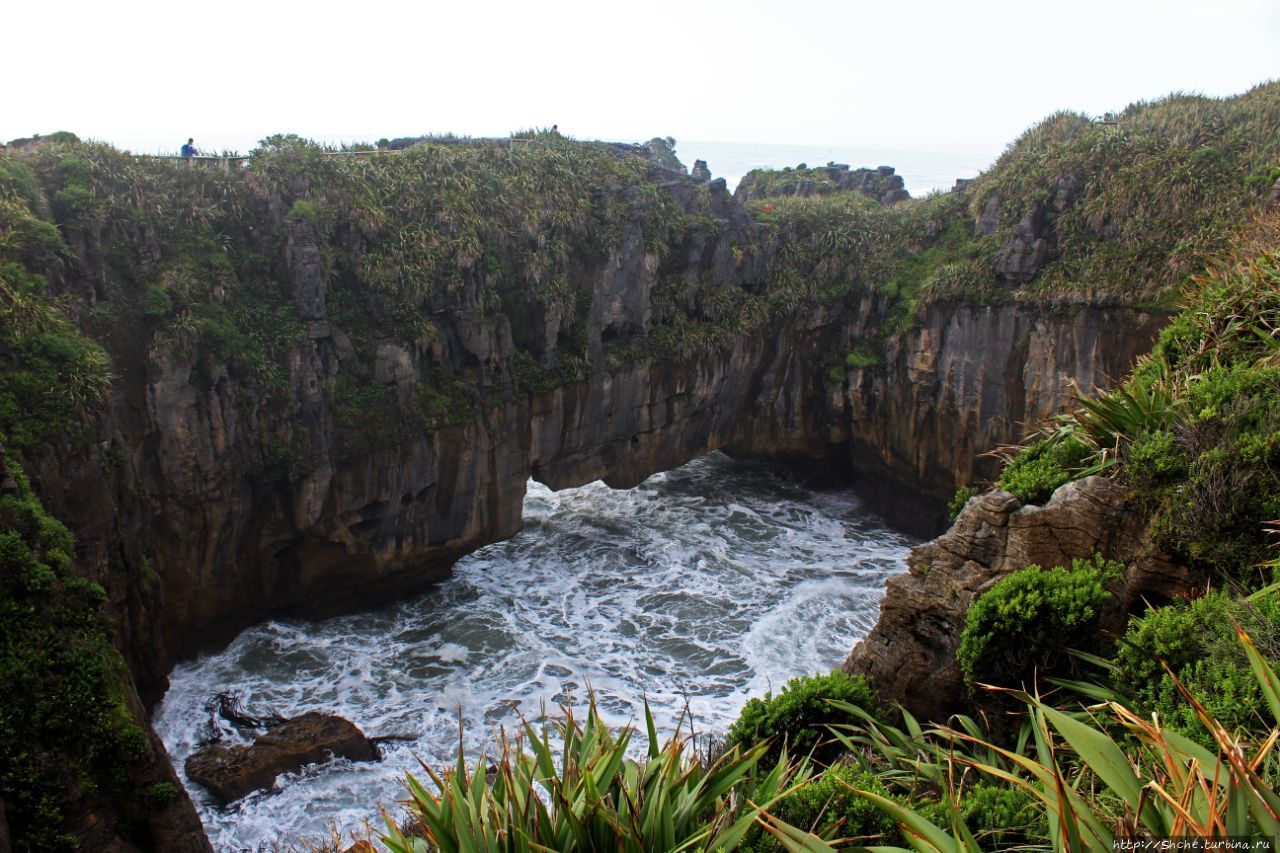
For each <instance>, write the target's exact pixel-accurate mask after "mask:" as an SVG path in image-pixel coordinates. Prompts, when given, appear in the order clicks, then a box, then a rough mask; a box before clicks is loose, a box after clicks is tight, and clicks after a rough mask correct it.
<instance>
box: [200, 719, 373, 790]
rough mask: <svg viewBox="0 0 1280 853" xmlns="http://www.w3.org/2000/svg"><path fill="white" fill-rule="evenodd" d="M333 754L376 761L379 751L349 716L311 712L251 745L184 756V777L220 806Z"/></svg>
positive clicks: (355, 759) (278, 726) (326, 759)
mask: <svg viewBox="0 0 1280 853" xmlns="http://www.w3.org/2000/svg"><path fill="white" fill-rule="evenodd" d="M332 758H347V759H350V760H351V761H376V760H377V759H378V750H377V747H375V746H374V744H373V742H372V741H370V740H369V739H368V738H367V737H365V736H364V732H362V731H360V729H359V728H358V727H357V726H356V725H355V724H354V723H352V722H351V721H350V720H346V719H343V718H342V717H337V716H333V715H330V714H321V713H318V712H314V711H313V712H311V713H308V714H303V715H302V716H300V717H294V718H293V719H290V720H285V721H284V722H283V723H280V724H279V725H277V726H274V727H272V729H271V730H270V731H268V732H267V733H266V734H264V735H262V736H261V737H259V738H258V739H257V740H255V741H254V742H253V743H252V744H251V745H249V746H232V747H225V746H211V747H208V748H206V749H202V750H200V751H199V752H197V753H195V754H194V755H192V756H191V757H190V758H188V759H187V765H186V771H187V776H189V777H190V778H191V780H192V781H193V782H198V783H199V784H200V785H202V786H204V787H205V788H207V789H208V790H209V793H211V794H213V795H214V797H216V798H217V799H218V802H219V803H221V804H222V805H226V804H227V803H230V802H233V801H235V800H238V799H240V798H241V797H243V796H246V795H248V794H251V793H253V792H254V791H259V790H262V789H264V788H270V787H271V786H272V785H273V784H274V783H275V780H276V777H277V776H279V775H280V774H281V773H293V772H296V771H298V770H301V769H302V768H303V767H306V766H307V765H308V764H319V763H321V762H324V761H328V760H330V759H332Z"/></svg>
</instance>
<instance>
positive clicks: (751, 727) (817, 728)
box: [728, 671, 876, 762]
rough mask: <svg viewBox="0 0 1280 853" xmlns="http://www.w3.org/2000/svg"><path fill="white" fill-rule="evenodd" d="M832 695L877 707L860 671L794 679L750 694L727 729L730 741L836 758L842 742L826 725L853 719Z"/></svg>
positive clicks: (774, 752)
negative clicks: (767, 744) (757, 695)
mask: <svg viewBox="0 0 1280 853" xmlns="http://www.w3.org/2000/svg"><path fill="white" fill-rule="evenodd" d="M829 700H837V701H841V702H848V703H849V704H850V705H856V706H858V707H859V708H862V709H864V710H867V711H874V709H875V707H876V698H875V694H874V693H873V692H872V690H871V688H870V687H869V686H868V685H867V681H866V679H865V678H863V677H862V676H860V675H846V674H845V673H843V672H839V671H836V672H833V673H831V674H830V675H812V676H801V677H799V678H793V679H792V680H791V681H788V682H787V684H786V686H784V687H783V688H782V692H781V693H779V694H777V695H774V694H773V693H771V692H770V693H766V694H765V695H764V698H762V699H761V698H756V699H751V700H750V701H748V702H747V704H746V705H745V706H743V708H742V713H741V714H739V715H738V719H737V720H736V721H735V722H734V724H733V725H732V726H731V727H730V728H729V734H728V742H729V744H730V745H731V746H732V745H750V744H754V743H758V742H760V741H763V740H769V741H770V752H769V755H771V756H776V755H778V754H780V753H781V752H782V750H783V749H784V747H785V749H786V751H787V752H789V753H790V754H792V755H812V756H813V758H814V759H815V760H816V761H819V762H827V761H830V760H832V759H834V758H835V757H836V755H838V754H839V752H840V747H839V745H838V744H837V743H835V742H833V741H832V739H831V737H830V735H829V734H828V732H827V730H826V726H829V725H836V724H844V723H850V722H854V721H855V720H856V719H857V718H856V717H854V716H853V715H851V714H849V713H847V712H844V711H840V710H838V709H836V708H833V707H832V706H831V704H830V703H829Z"/></svg>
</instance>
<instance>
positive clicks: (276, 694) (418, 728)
mask: <svg viewBox="0 0 1280 853" xmlns="http://www.w3.org/2000/svg"><path fill="white" fill-rule="evenodd" d="M524 513H525V530H524V532H522V533H521V534H520V535H518V536H516V537H515V538H514V539H511V540H510V541H508V542H504V543H500V544H497V545H493V546H490V547H488V548H485V549H483V550H481V551H478V552H476V553H475V554H472V555H471V556H469V557H467V558H465V559H464V560H462V561H460V562H459V563H458V564H457V566H456V567H455V571H454V578H453V579H452V580H450V581H448V582H446V583H444V584H442V585H440V586H439V587H437V588H436V589H434V590H432V591H431V592H430V593H428V594H426V595H424V596H421V597H418V598H415V599H412V600H410V601H405V602H402V603H399V604H397V605H395V606H392V607H388V608H384V609H381V610H376V611H365V612H360V613H354V614H350V615H346V616H341V617H337V618H333V619H328V620H324V621H322V622H303V621H290V622H284V621H273V622H268V623H264V624H262V625H259V626H256V627H254V628H251V629H249V630H247V631H245V632H244V633H242V634H241V635H240V636H239V637H238V638H237V639H236V640H235V641H234V642H233V643H232V644H231V645H230V646H228V647H227V648H226V649H224V650H223V651H221V652H219V653H218V654H215V655H208V656H204V657H201V658H199V659H198V660H194V661H188V662H185V663H182V664H180V665H179V666H178V667H176V668H175V670H174V671H173V673H172V675H171V678H170V682H171V687H170V689H169V692H168V694H167V695H166V696H165V699H164V701H163V703H162V704H161V705H160V707H159V708H158V710H157V715H156V728H157V730H158V732H159V733H160V736H161V738H162V739H163V740H164V742H165V745H166V746H167V748H168V749H169V752H170V754H171V755H172V757H173V758H174V761H175V764H176V766H177V767H178V768H179V773H180V775H181V774H182V764H183V762H184V761H185V760H186V758H187V757H188V756H189V755H190V754H191V753H192V752H193V751H195V750H196V749H198V748H199V746H200V744H201V743H202V742H203V741H207V740H208V739H209V738H210V737H212V735H213V733H214V732H215V731H217V732H218V733H219V734H220V735H221V736H222V737H223V739H224V741H223V742H225V743H240V742H245V741H246V740H248V739H249V737H251V735H250V734H242V733H240V732H237V731H236V730H235V729H234V728H233V727H232V726H230V725H229V724H228V723H226V722H225V721H222V720H220V719H218V718H217V717H216V716H215V715H214V714H213V713H212V711H211V710H210V707H209V702H210V700H211V699H212V698H213V697H214V696H215V695H216V694H218V693H221V692H230V693H232V694H233V695H234V696H236V697H237V698H239V699H240V700H241V701H242V702H243V704H244V706H245V708H246V709H247V710H248V711H249V712H250V713H253V714H257V715H264V714H267V713H277V714H282V715H284V716H294V715H297V714H301V713H304V712H306V711H313V710H318V711H327V712H332V713H337V714H341V715H342V716H345V717H347V718H349V719H351V720H353V721H354V722H355V723H357V724H358V725H359V726H360V727H361V728H362V729H364V731H365V732H366V733H367V734H369V735H371V736H379V735H397V736H405V735H408V736H411V737H412V739H409V740H392V741H388V742H387V743H386V745H385V747H384V754H385V758H384V760H383V761H382V762H380V763H376V764H360V763H351V762H347V761H335V762H330V763H328V764H325V765H322V766H319V767H314V768H309V769H308V770H307V771H305V772H303V773H302V774H296V775H287V776H284V777H281V779H279V780H277V786H276V789H275V790H273V791H269V792H263V793H259V794H255V795H253V796H250V797H248V798H246V799H244V800H241V801H240V802H237V803H234V804H232V805H231V806H230V807H228V808H226V809H220V808H218V807H217V806H216V805H214V804H213V803H212V801H211V800H210V799H209V798H208V796H207V794H206V793H205V792H204V791H203V790H201V789H200V788H199V786H195V785H189V786H188V787H189V789H190V790H191V792H192V795H193V797H194V798H195V800H196V804H197V807H198V808H199V810H200V814H201V818H202V819H203V820H204V823H205V826H206V828H207V829H208V830H209V834H210V836H211V838H212V839H213V842H214V845H215V847H216V848H217V849H219V850H240V849H244V848H254V847H256V846H257V845H258V844H260V843H262V842H268V841H273V840H277V839H281V838H293V837H297V836H300V835H307V836H314V835H319V834H320V833H321V832H322V830H323V827H324V824H325V823H326V822H331V823H337V824H338V825H340V826H346V827H358V826H359V825H361V824H362V823H363V822H364V821H366V820H368V821H376V820H377V819H378V813H377V806H378V804H379V803H380V804H382V805H385V806H387V807H388V808H389V809H392V810H393V811H394V808H395V807H394V803H395V801H396V800H398V799H400V798H401V797H402V796H403V793H402V789H401V787H400V780H401V779H402V778H403V775H404V773H405V771H406V770H413V769H415V768H417V761H416V759H415V756H417V757H420V758H422V759H423V760H424V761H426V762H428V763H429V764H431V763H434V764H442V763H446V762H450V761H451V760H452V757H453V755H454V752H455V749H456V747H457V743H458V717H459V714H461V718H462V722H463V724H464V725H465V727H466V739H467V745H468V748H469V749H472V750H475V751H477V752H478V751H479V750H480V749H482V748H483V747H484V746H485V745H486V744H488V743H492V738H493V736H494V734H495V733H496V732H497V730H498V728H499V727H505V728H506V729H507V730H508V731H510V730H511V729H512V728H513V727H514V726H516V725H518V722H519V719H520V716H521V715H523V716H525V717H528V718H536V717H537V716H538V715H539V714H540V713H541V712H542V710H543V709H544V708H550V707H554V706H555V705H556V704H557V703H561V702H566V701H573V702H581V701H582V700H583V699H584V697H585V695H586V692H587V690H588V689H591V690H594V691H595V692H596V694H597V696H598V698H599V701H600V703H601V708H602V710H603V712H604V713H605V715H606V719H608V720H609V721H610V722H611V723H613V724H616V725H625V724H627V723H631V722H634V721H636V720H638V719H640V717H641V715H642V714H643V702H644V700H645V699H646V698H647V699H648V702H649V704H650V707H651V708H652V709H653V711H654V714H655V717H656V719H657V723H658V726H659V730H660V731H665V732H670V731H672V730H674V728H675V726H676V725H677V724H678V723H679V721H680V719H681V716H682V714H684V713H685V712H686V710H687V711H688V712H689V713H691V714H692V715H693V718H694V723H695V725H696V727H697V728H698V730H699V731H703V732H709V731H716V730H723V729H724V728H726V727H727V726H728V725H729V723H731V722H732V721H733V719H734V718H735V717H736V715H737V713H738V711H739V710H740V709H741V707H742V705H743V703H745V702H746V700H747V699H748V698H750V697H751V696H753V695H759V694H762V693H763V692H765V691H766V690H769V689H775V690H776V689H777V688H779V687H781V686H782V685H783V684H785V683H786V682H787V680H789V679H790V678H793V677H795V676H797V675H801V674H808V673H813V672H817V671H823V670H829V669H831V668H832V667H834V666H836V665H838V664H839V663H840V661H841V659H842V658H843V657H844V656H845V655H846V654H847V653H848V651H849V649H850V647H852V645H853V644H854V642H855V641H856V640H857V639H859V638H860V637H862V636H864V635H865V634H866V632H867V631H868V630H869V629H870V627H871V625H872V624H873V623H874V621H875V618H876V614H877V608H878V601H879V598H880V595H881V594H882V592H883V587H884V581H885V579H886V578H887V577H888V576H889V575H891V574H893V573H896V572H899V571H902V570H903V569H904V568H905V557H906V551H907V548H908V547H909V546H910V544H911V542H910V541H909V540H908V539H907V538H905V537H903V536H901V535H899V534H896V533H893V532H891V531H889V530H887V529H886V528H885V527H884V526H883V525H882V524H881V523H880V522H879V521H878V520H877V519H875V518H874V517H873V516H870V515H869V514H867V513H866V512H865V511H864V510H863V509H862V508H861V507H860V505H859V503H858V500H857V498H856V497H855V496H854V495H853V494H852V493H851V492H848V491H839V492H819V493H814V492H810V491H808V490H806V489H804V488H802V487H800V486H799V485H798V484H796V483H795V482H794V481H792V480H791V479H789V478H788V477H787V476H786V475H785V474H783V473H782V472H779V471H778V470H777V469H773V468H771V467H769V466H766V465H762V464H759V463H751V462H735V461H732V460H729V459H728V458H726V457H724V456H722V455H720V454H712V455H711V456H708V457H705V458H703V459H700V460H698V461H696V462H693V463H690V464H689V465H686V466H684V467H683V468H680V469H678V470H676V471H672V472H668V473H667V474H662V475H658V476H656V477H653V478H651V479H650V480H648V481H647V482H645V483H643V484H642V485H640V486H639V487H637V488H635V489H632V490H629V491H614V490H611V489H609V488H608V487H606V486H604V485H603V484H600V483H594V484H592V485H588V486H584V487H582V488H580V489H572V490H566V491H563V492H551V491H550V490H548V489H547V488H545V487H543V486H541V485H539V484H536V483H532V482H531V483H530V484H529V494H528V496H527V497H526V499H525V507H524ZM687 725H688V724H687V722H686V726H687ZM184 781H187V780H186V779H185V776H184Z"/></svg>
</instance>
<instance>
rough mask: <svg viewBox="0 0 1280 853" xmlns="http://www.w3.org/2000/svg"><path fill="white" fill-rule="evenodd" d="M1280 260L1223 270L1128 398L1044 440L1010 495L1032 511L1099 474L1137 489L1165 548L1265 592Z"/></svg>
mask: <svg viewBox="0 0 1280 853" xmlns="http://www.w3.org/2000/svg"><path fill="white" fill-rule="evenodd" d="M1278 334H1280V253H1277V252H1276V251H1264V252H1262V253H1261V254H1260V255H1259V256H1257V257H1255V258H1253V259H1251V260H1249V261H1247V262H1241V263H1237V264H1223V265H1220V266H1219V267H1217V268H1215V269H1214V270H1213V271H1212V272H1211V273H1210V274H1208V275H1206V276H1204V277H1201V278H1199V279H1198V280H1197V285H1196V290H1195V292H1194V294H1193V295H1192V296H1191V297H1190V301H1189V303H1188V305H1187V308H1186V309H1185V310H1184V311H1183V312H1182V313H1181V314H1179V315H1178V316H1177V317H1176V318H1175V319H1174V320H1173V322H1172V323H1171V324H1170V325H1169V326H1168V327H1166V328H1165V330H1164V331H1163V332H1162V333H1161V335H1160V338H1159V341H1158V342H1157V344H1156V347H1155V350H1154V351H1153V352H1152V354H1151V355H1150V356H1149V357H1145V358H1143V359H1142V360H1141V361H1140V362H1139V364H1138V365H1137V366H1136V367H1135V368H1134V371H1133V374H1132V375H1131V376H1130V377H1129V378H1128V379H1127V380H1125V381H1124V382H1123V383H1122V384H1121V385H1120V386H1119V387H1118V388H1116V389H1115V390H1114V391H1111V392H1109V393H1107V394H1103V395H1102V396H1100V397H1098V398H1097V399H1093V400H1082V401H1081V402H1080V407H1079V408H1078V409H1077V410H1076V411H1074V412H1071V413H1069V414H1067V415H1064V416H1062V417H1060V418H1059V419H1057V421H1056V422H1055V423H1054V424H1053V425H1051V426H1050V427H1047V428H1046V430H1045V432H1044V437H1043V438H1041V439H1040V440H1038V441H1036V442H1034V443H1033V444H1031V445H1030V446H1029V447H1027V448H1026V449H1025V450H1023V451H1022V453H1020V454H1019V455H1017V456H1016V457H1014V458H1013V460H1012V461H1011V462H1010V463H1009V465H1008V466H1007V467H1006V468H1005V471H1004V473H1003V474H1002V475H1001V478H1000V483H1001V485H1002V487H1004V488H1006V489H1008V490H1009V491H1011V492H1013V493H1014V494H1016V495H1017V496H1018V497H1019V498H1020V499H1022V500H1024V501H1027V502H1038V501H1040V500H1043V499H1044V498H1045V497H1047V496H1048V494H1050V493H1051V491H1052V489H1053V488H1056V487H1057V486H1058V485H1061V484H1062V483H1064V482H1067V481H1069V480H1071V479H1075V478H1077V477H1080V476H1083V475H1085V474H1089V473H1098V472H1103V473H1107V474H1109V475H1111V476H1115V477H1118V478H1120V479H1121V480H1123V481H1124V482H1126V483H1128V484H1130V485H1132V486H1133V487H1134V494H1135V496H1136V498H1137V500H1138V502H1139V505H1140V508H1141V509H1142V511H1143V512H1144V513H1145V514H1146V516H1147V517H1148V518H1149V519H1150V524H1151V530H1152V535H1153V537H1154V539H1155V541H1156V542H1157V544H1158V545H1159V546H1160V547H1161V548H1164V549H1166V550H1167V551H1168V552H1169V553H1171V554H1172V555H1173V556H1174V557H1175V558H1176V559H1177V560H1179V561H1180V562H1183V563H1185V564H1187V565H1189V566H1191V567H1193V568H1196V569H1200V570H1204V571H1208V572H1210V573H1212V574H1215V575H1217V576H1218V577H1220V578H1223V579H1225V580H1227V581H1231V582H1237V583H1243V584H1245V585H1246V586H1256V585H1258V584H1261V583H1265V582H1266V581H1267V580H1268V579H1269V577H1270V575H1269V573H1268V572H1266V571H1260V570H1259V569H1258V566H1259V564H1260V563H1263V562H1265V561H1266V560H1267V559H1268V557H1269V555H1270V554H1271V550H1270V545H1271V543H1270V541H1269V539H1268V536H1267V535H1266V532H1265V525H1266V524H1267V523H1268V522H1270V521H1272V520H1273V519H1276V518H1280V479H1278V475H1277V470H1278V469H1277V464H1280V368H1277V366H1276V353H1277V351H1280V343H1277V340H1276V338H1275V337H1274V336H1275V335H1278Z"/></svg>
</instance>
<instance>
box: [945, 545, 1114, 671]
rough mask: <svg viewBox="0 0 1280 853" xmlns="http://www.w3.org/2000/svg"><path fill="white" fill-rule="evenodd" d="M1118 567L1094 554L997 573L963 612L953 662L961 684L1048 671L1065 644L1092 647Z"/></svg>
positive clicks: (1059, 656)
mask: <svg viewBox="0 0 1280 853" xmlns="http://www.w3.org/2000/svg"><path fill="white" fill-rule="evenodd" d="M1122 571H1123V567H1121V566H1120V565H1119V564H1117V563H1115V562H1112V561H1108V560H1104V559H1103V558H1102V557H1101V556H1095V558H1094V560H1093V561H1092V562H1091V561H1088V560H1074V561H1073V562H1072V566H1071V568H1070V569H1042V568H1040V567H1039V566H1036V565H1031V566H1027V567H1026V568H1025V569H1021V570H1019V571H1016V572H1014V573H1012V574H1010V575H1009V576H1008V577H1005V578H1002V579H1001V580H1000V581H999V582H997V583H996V585H995V586H993V587H992V588H991V589H989V590H987V591H986V592H984V593H983V594H982V595H981V596H980V597H979V598H978V599H977V601H975V602H974V603H973V606H971V607H970V608H969V612H968V613H966V614H965V620H964V630H963V632H962V633H961V635H960V648H959V649H958V650H957V653H956V660H957V661H958V662H959V664H960V668H961V670H962V671H963V672H964V677H965V680H966V681H967V682H969V683H970V684H973V683H975V682H979V681H981V682H990V683H997V684H1014V685H1016V684H1018V683H1019V682H1021V681H1024V680H1026V679H1027V678H1028V677H1029V676H1031V675H1032V674H1033V670H1040V671H1046V670H1048V671H1052V670H1053V669H1054V668H1055V667H1056V666H1057V665H1058V663H1059V662H1060V659H1061V656H1062V652H1063V650H1064V649H1066V648H1077V649H1082V650H1085V651H1088V650H1092V649H1096V648H1097V647H1098V642H1099V637H1098V622H1099V619H1100V617H1101V615H1102V610H1103V608H1104V607H1105V606H1106V604H1107V602H1108V600H1109V599H1110V593H1109V592H1107V589H1106V586H1105V584H1106V583H1107V582H1108V581H1109V580H1110V579H1111V578H1112V577H1114V576H1115V575H1117V574H1118V573H1120V572H1122Z"/></svg>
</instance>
